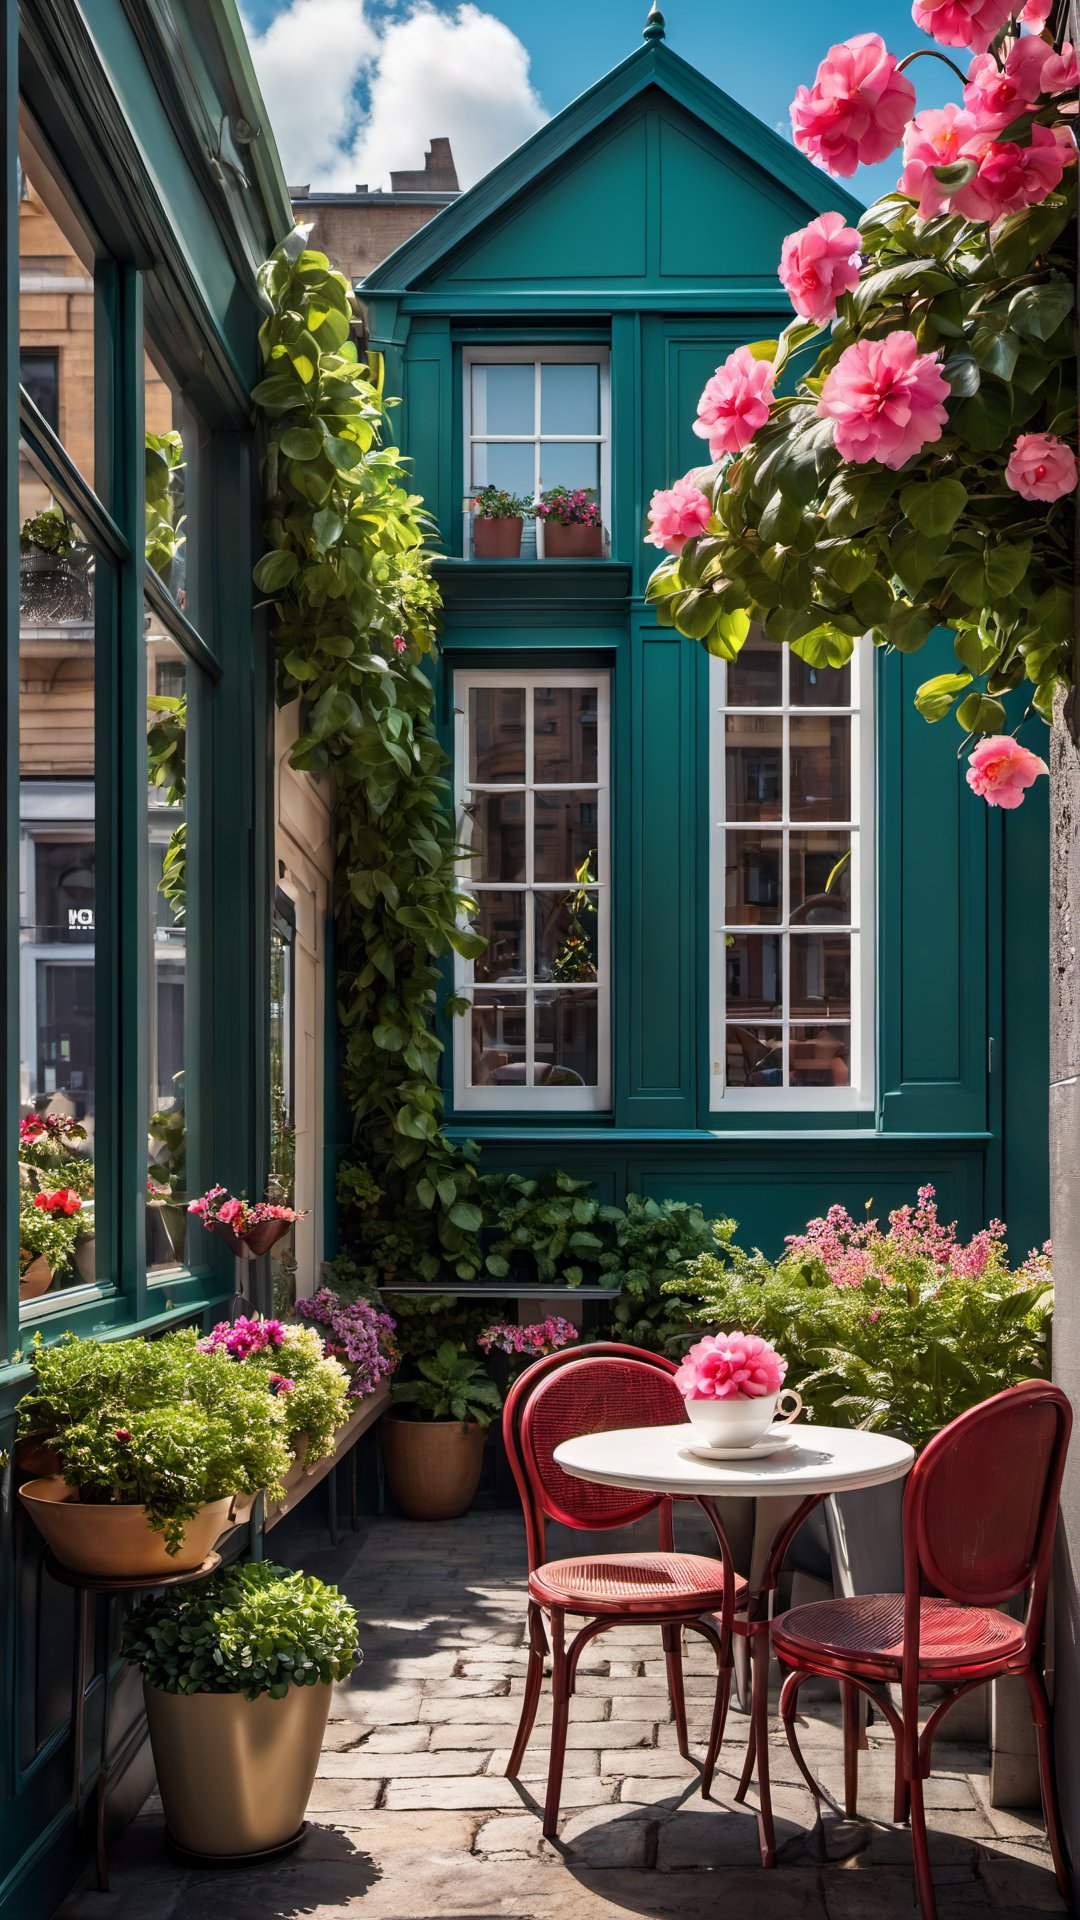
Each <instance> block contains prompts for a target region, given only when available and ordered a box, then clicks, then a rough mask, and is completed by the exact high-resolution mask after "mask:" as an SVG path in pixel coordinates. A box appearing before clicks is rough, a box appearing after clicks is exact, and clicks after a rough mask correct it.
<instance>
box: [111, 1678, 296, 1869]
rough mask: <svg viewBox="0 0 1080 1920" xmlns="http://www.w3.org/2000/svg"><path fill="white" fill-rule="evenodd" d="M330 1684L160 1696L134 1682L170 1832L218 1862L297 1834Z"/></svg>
mask: <svg viewBox="0 0 1080 1920" xmlns="http://www.w3.org/2000/svg"><path fill="white" fill-rule="evenodd" d="M330 1695H331V1688H330V1685H329V1683H325V1684H323V1683H319V1684H317V1685H315V1686H313V1687H297V1686H292V1687H290V1688H289V1691H288V1693H286V1694H285V1695H284V1696H283V1697H282V1698H281V1699H280V1700H272V1699H271V1698H270V1695H269V1694H268V1693H264V1694H260V1695H259V1697H258V1699H257V1700H245V1699H244V1697H243V1695H242V1694H239V1693H162V1692H161V1691H160V1689H159V1688H157V1687H151V1686H148V1685H147V1684H146V1683H145V1682H144V1683H143V1698H144V1700H145V1701H146V1717H147V1720H148V1722H149V1725H150V1744H151V1746H152V1747H153V1750H154V1764H155V1766H156V1768H157V1776H158V1785H159V1786H160V1788H161V1799H162V1804H163V1806H164V1809H165V1823H166V1825H167V1827H168V1829H169V1835H170V1838H171V1839H173V1840H175V1841H176V1843H177V1845H178V1846H181V1847H185V1848H186V1849H187V1850H188V1852H190V1853H202V1854H207V1855H210V1856H211V1857H214V1856H217V1857H220V1858H230V1857H231V1858H234V1859H235V1858H236V1856H237V1855H243V1854H252V1853H263V1852H265V1851H267V1849H269V1848H272V1847H273V1848H276V1847H282V1846H287V1845H288V1843H289V1841H290V1840H293V1839H297V1838H299V1833H300V1829H301V1827H302V1825H303V1820H304V1810H305V1808H306V1806H307V1803H308V1799H309V1796H310V1794H311V1788H312V1785H313V1783H314V1780H315V1770H316V1768H317V1766H318V1764H319V1751H320V1748H321V1746H322V1738H323V1734H324V1732H325V1731H326V1720H327V1715H328V1714H329V1712H330Z"/></svg>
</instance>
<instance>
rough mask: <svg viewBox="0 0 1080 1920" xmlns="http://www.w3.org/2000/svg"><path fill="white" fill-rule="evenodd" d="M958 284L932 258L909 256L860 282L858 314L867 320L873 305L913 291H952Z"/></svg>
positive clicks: (856, 301) (856, 294) (856, 303)
mask: <svg viewBox="0 0 1080 1920" xmlns="http://www.w3.org/2000/svg"><path fill="white" fill-rule="evenodd" d="M955 284H956V282H955V281H954V279H953V277H952V275H951V274H950V273H946V272H945V271H944V270H943V268H941V267H936V266H934V265H933V264H932V262H930V261H928V260H905V261H904V263H903V264H902V265H901V266H897V267H885V268H882V269H881V270H879V271H878V272H877V273H871V274H868V275H867V277H866V278H865V279H864V280H861V281H860V282H859V285H858V286H857V287H856V289H855V292H854V294H853V296H852V301H853V305H854V309H855V317H856V319H857V320H864V319H865V318H866V315H867V314H868V313H869V311H870V309H871V307H874V306H879V305H885V304H886V303H889V302H893V301H897V300H901V299H904V298H906V297H907V296H908V295H909V294H928V295H932V294H935V293H949V292H950V291H951V290H952V288H953V287H954V286H955Z"/></svg>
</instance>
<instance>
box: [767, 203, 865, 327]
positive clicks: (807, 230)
mask: <svg viewBox="0 0 1080 1920" xmlns="http://www.w3.org/2000/svg"><path fill="white" fill-rule="evenodd" d="M859 245H860V242H859V236H858V234H857V233H856V231H855V228H854V227H849V226H848V225H847V224H846V222H845V220H844V216H843V214H842V213H820V214H819V215H818V217H817V219H816V220H811V222H810V224H809V226H806V227H800V229H799V231H798V233H789V234H788V237H787V239H786V240H785V241H784V244H783V246H782V248H781V250H780V280H781V284H782V285H783V287H784V290H785V292H786V294H787V296H788V299H789V300H790V301H791V304H792V306H793V307H794V309H795V311H796V313H798V314H801V315H802V318H803V319H804V320H816V321H817V322H818V323H819V325H824V323H825V322H826V321H827V320H834V319H835V318H836V303H837V301H838V300H839V298H840V295H841V294H842V293H850V292H851V291H852V289H853V288H854V287H857V286H858V284H859Z"/></svg>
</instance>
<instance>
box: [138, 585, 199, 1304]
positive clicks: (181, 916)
mask: <svg viewBox="0 0 1080 1920" xmlns="http://www.w3.org/2000/svg"><path fill="white" fill-rule="evenodd" d="M146 686H147V694H146V709H147V711H146V756H147V774H148V779H149V860H150V884H149V901H150V912H149V926H148V929H147V939H148V942H149V982H150V988H149V1015H150V1018H149V1042H150V1044H149V1059H150V1086H149V1123H148V1126H149V1139H148V1143H147V1205H146V1266H147V1272H148V1273H152V1272H153V1271H154V1270H155V1269H161V1268H168V1267H174V1266H177V1265H180V1264H183V1262H184V1260H185V1258H186V1249H187V1229H188V1215H187V1202H188V1199H189V1197H190V1196H189V1194H188V1188H187V1063H188V1050H189V1039H188V1031H187V1025H188V1023H187V934H188V897H189V890H190V872H189V846H188V836H187V805H186V802H187V770H188V739H189V733H188V671H187V662H186V656H185V655H184V653H183V650H182V649H181V647H180V646H179V645H178V644H177V642H176V640H174V639H173V637H172V635H171V634H169V633H168V632H166V631H165V629H164V627H163V626H162V624H161V622H160V621H159V620H158V619H157V617H156V615H155V614H154V613H153V611H152V610H151V608H150V606H149V603H147V607H146Z"/></svg>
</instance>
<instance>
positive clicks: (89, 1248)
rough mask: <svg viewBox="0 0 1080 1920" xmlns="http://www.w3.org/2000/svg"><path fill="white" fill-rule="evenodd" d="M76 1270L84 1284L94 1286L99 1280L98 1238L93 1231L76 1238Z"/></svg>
mask: <svg viewBox="0 0 1080 1920" xmlns="http://www.w3.org/2000/svg"><path fill="white" fill-rule="evenodd" d="M72 1258H73V1259H74V1262H75V1271H76V1273H77V1274H78V1276H79V1279H80V1280H81V1281H82V1283H83V1285H84V1286H87V1287H92V1286H93V1285H94V1283H95V1281H96V1280H97V1239H96V1236H95V1235H94V1234H92V1233H88V1234H86V1235H84V1237H83V1239H81V1240H76V1242H75V1249H74V1253H73V1255H72Z"/></svg>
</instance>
